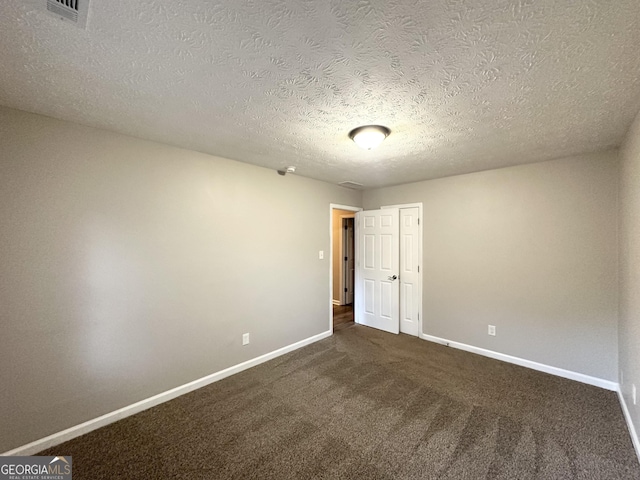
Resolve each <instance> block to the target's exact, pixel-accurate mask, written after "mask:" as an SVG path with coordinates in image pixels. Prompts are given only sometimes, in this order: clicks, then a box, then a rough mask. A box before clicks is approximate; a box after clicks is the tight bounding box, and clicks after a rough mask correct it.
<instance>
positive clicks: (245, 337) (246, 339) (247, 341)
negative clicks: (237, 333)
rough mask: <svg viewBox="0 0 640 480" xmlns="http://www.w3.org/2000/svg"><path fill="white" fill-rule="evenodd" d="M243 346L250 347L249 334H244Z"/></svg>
mask: <svg viewBox="0 0 640 480" xmlns="http://www.w3.org/2000/svg"><path fill="white" fill-rule="evenodd" d="M242 345H249V334H248V333H244V334H242Z"/></svg>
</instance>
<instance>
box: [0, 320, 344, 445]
mask: <svg viewBox="0 0 640 480" xmlns="http://www.w3.org/2000/svg"><path fill="white" fill-rule="evenodd" d="M331 334H332V332H331V331H330V330H328V331H326V332H323V333H320V334H318V335H314V336H313V337H309V338H306V339H304V340H301V341H299V342H296V343H293V344H291V345H288V346H286V347H282V348H280V349H278V350H275V351H273V352H270V353H266V354H264V355H261V356H259V357H256V358H254V359H251V360H247V361H246V362H242V363H240V364H238V365H234V366H233V367H229V368H225V369H224V370H221V371H219V372H216V373H212V374H211V375H207V376H206V377H202V378H200V379H198V380H194V381H193V382H189V383H186V384H184V385H181V386H179V387H176V388H172V389H171V390H167V391H166V392H162V393H159V394H158V395H154V396H153V397H149V398H147V399H145V400H141V401H139V402H136V403H134V404H132V405H128V406H126V407H123V408H120V409H118V410H115V411H113V412H110V413H107V414H105V415H102V416H100V417H98V418H94V419H93V420H88V421H86V422H84V423H81V424H80V425H76V426H74V427H71V428H67V429H66V430H62V431H61V432H57V433H54V434H53V435H49V436H48V437H44V438H41V439H40V440H36V441H34V442H31V443H28V444H26V445H23V446H21V447H18V448H14V449H13V450H9V451H8V452H5V453H2V454H0V456H14V455H33V454H35V453H38V452H40V451H42V450H44V449H46V448H49V447H53V446H55V445H59V444H61V443H63V442H66V441H68V440H71V439H73V438H76V437H79V436H80V435H84V434H85V433H89V432H91V431H93V430H97V429H98V428H100V427H104V426H105V425H109V424H110V423H113V422H116V421H118V420H121V419H123V418H126V417H130V416H131V415H135V414H136V413H139V412H142V411H143V410H147V409H149V408H151V407H155V406H156V405H159V404H161V403H164V402H168V401H169V400H172V399H174V398H176V397H179V396H180V395H184V394H185V393H189V392H192V391H193V390H197V389H198V388H202V387H204V386H206V385H209V384H211V383H214V382H217V381H219V380H222V379H223V378H226V377H229V376H231V375H234V374H236V373H240V372H242V371H243V370H246V369H248V368H251V367H255V366H256V365H260V364H261V363H264V362H266V361H269V360H271V359H274V358H276V357H279V356H280V355H284V354H285V353H289V352H292V351H293V350H297V349H298V348H301V347H304V346H306V345H309V344H311V343H314V342H317V341H318V340H322V339H323V338H327V337H330V336H331Z"/></svg>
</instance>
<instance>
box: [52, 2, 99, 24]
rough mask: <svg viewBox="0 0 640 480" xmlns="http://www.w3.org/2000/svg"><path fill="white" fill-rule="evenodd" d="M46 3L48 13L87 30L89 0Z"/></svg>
mask: <svg viewBox="0 0 640 480" xmlns="http://www.w3.org/2000/svg"><path fill="white" fill-rule="evenodd" d="M46 2H47V11H48V12H49V13H50V14H51V15H54V16H56V17H58V18H59V19H60V20H64V21H66V22H71V23H73V24H74V25H76V26H78V27H80V28H86V26H87V13H88V12H89V0H46Z"/></svg>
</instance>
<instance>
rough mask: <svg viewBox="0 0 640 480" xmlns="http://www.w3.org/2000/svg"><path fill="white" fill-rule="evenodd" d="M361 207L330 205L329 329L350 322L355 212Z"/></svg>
mask: <svg viewBox="0 0 640 480" xmlns="http://www.w3.org/2000/svg"><path fill="white" fill-rule="evenodd" d="M360 210H362V209H361V208H358V207H351V206H346V205H334V204H332V205H331V209H330V213H331V217H330V218H331V276H330V277H331V282H330V284H331V289H330V290H331V292H330V293H331V315H330V329H331V330H332V331H333V330H334V329H335V328H343V327H345V326H348V325H352V324H353V320H354V295H355V214H356V212H358V211H360Z"/></svg>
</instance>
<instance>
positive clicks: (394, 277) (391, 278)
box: [387, 275, 398, 282]
mask: <svg viewBox="0 0 640 480" xmlns="http://www.w3.org/2000/svg"><path fill="white" fill-rule="evenodd" d="M387 278H388V279H389V280H391V281H392V282H393V281H394V280H396V279H397V278H398V276H397V275H394V276H392V277H387Z"/></svg>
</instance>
